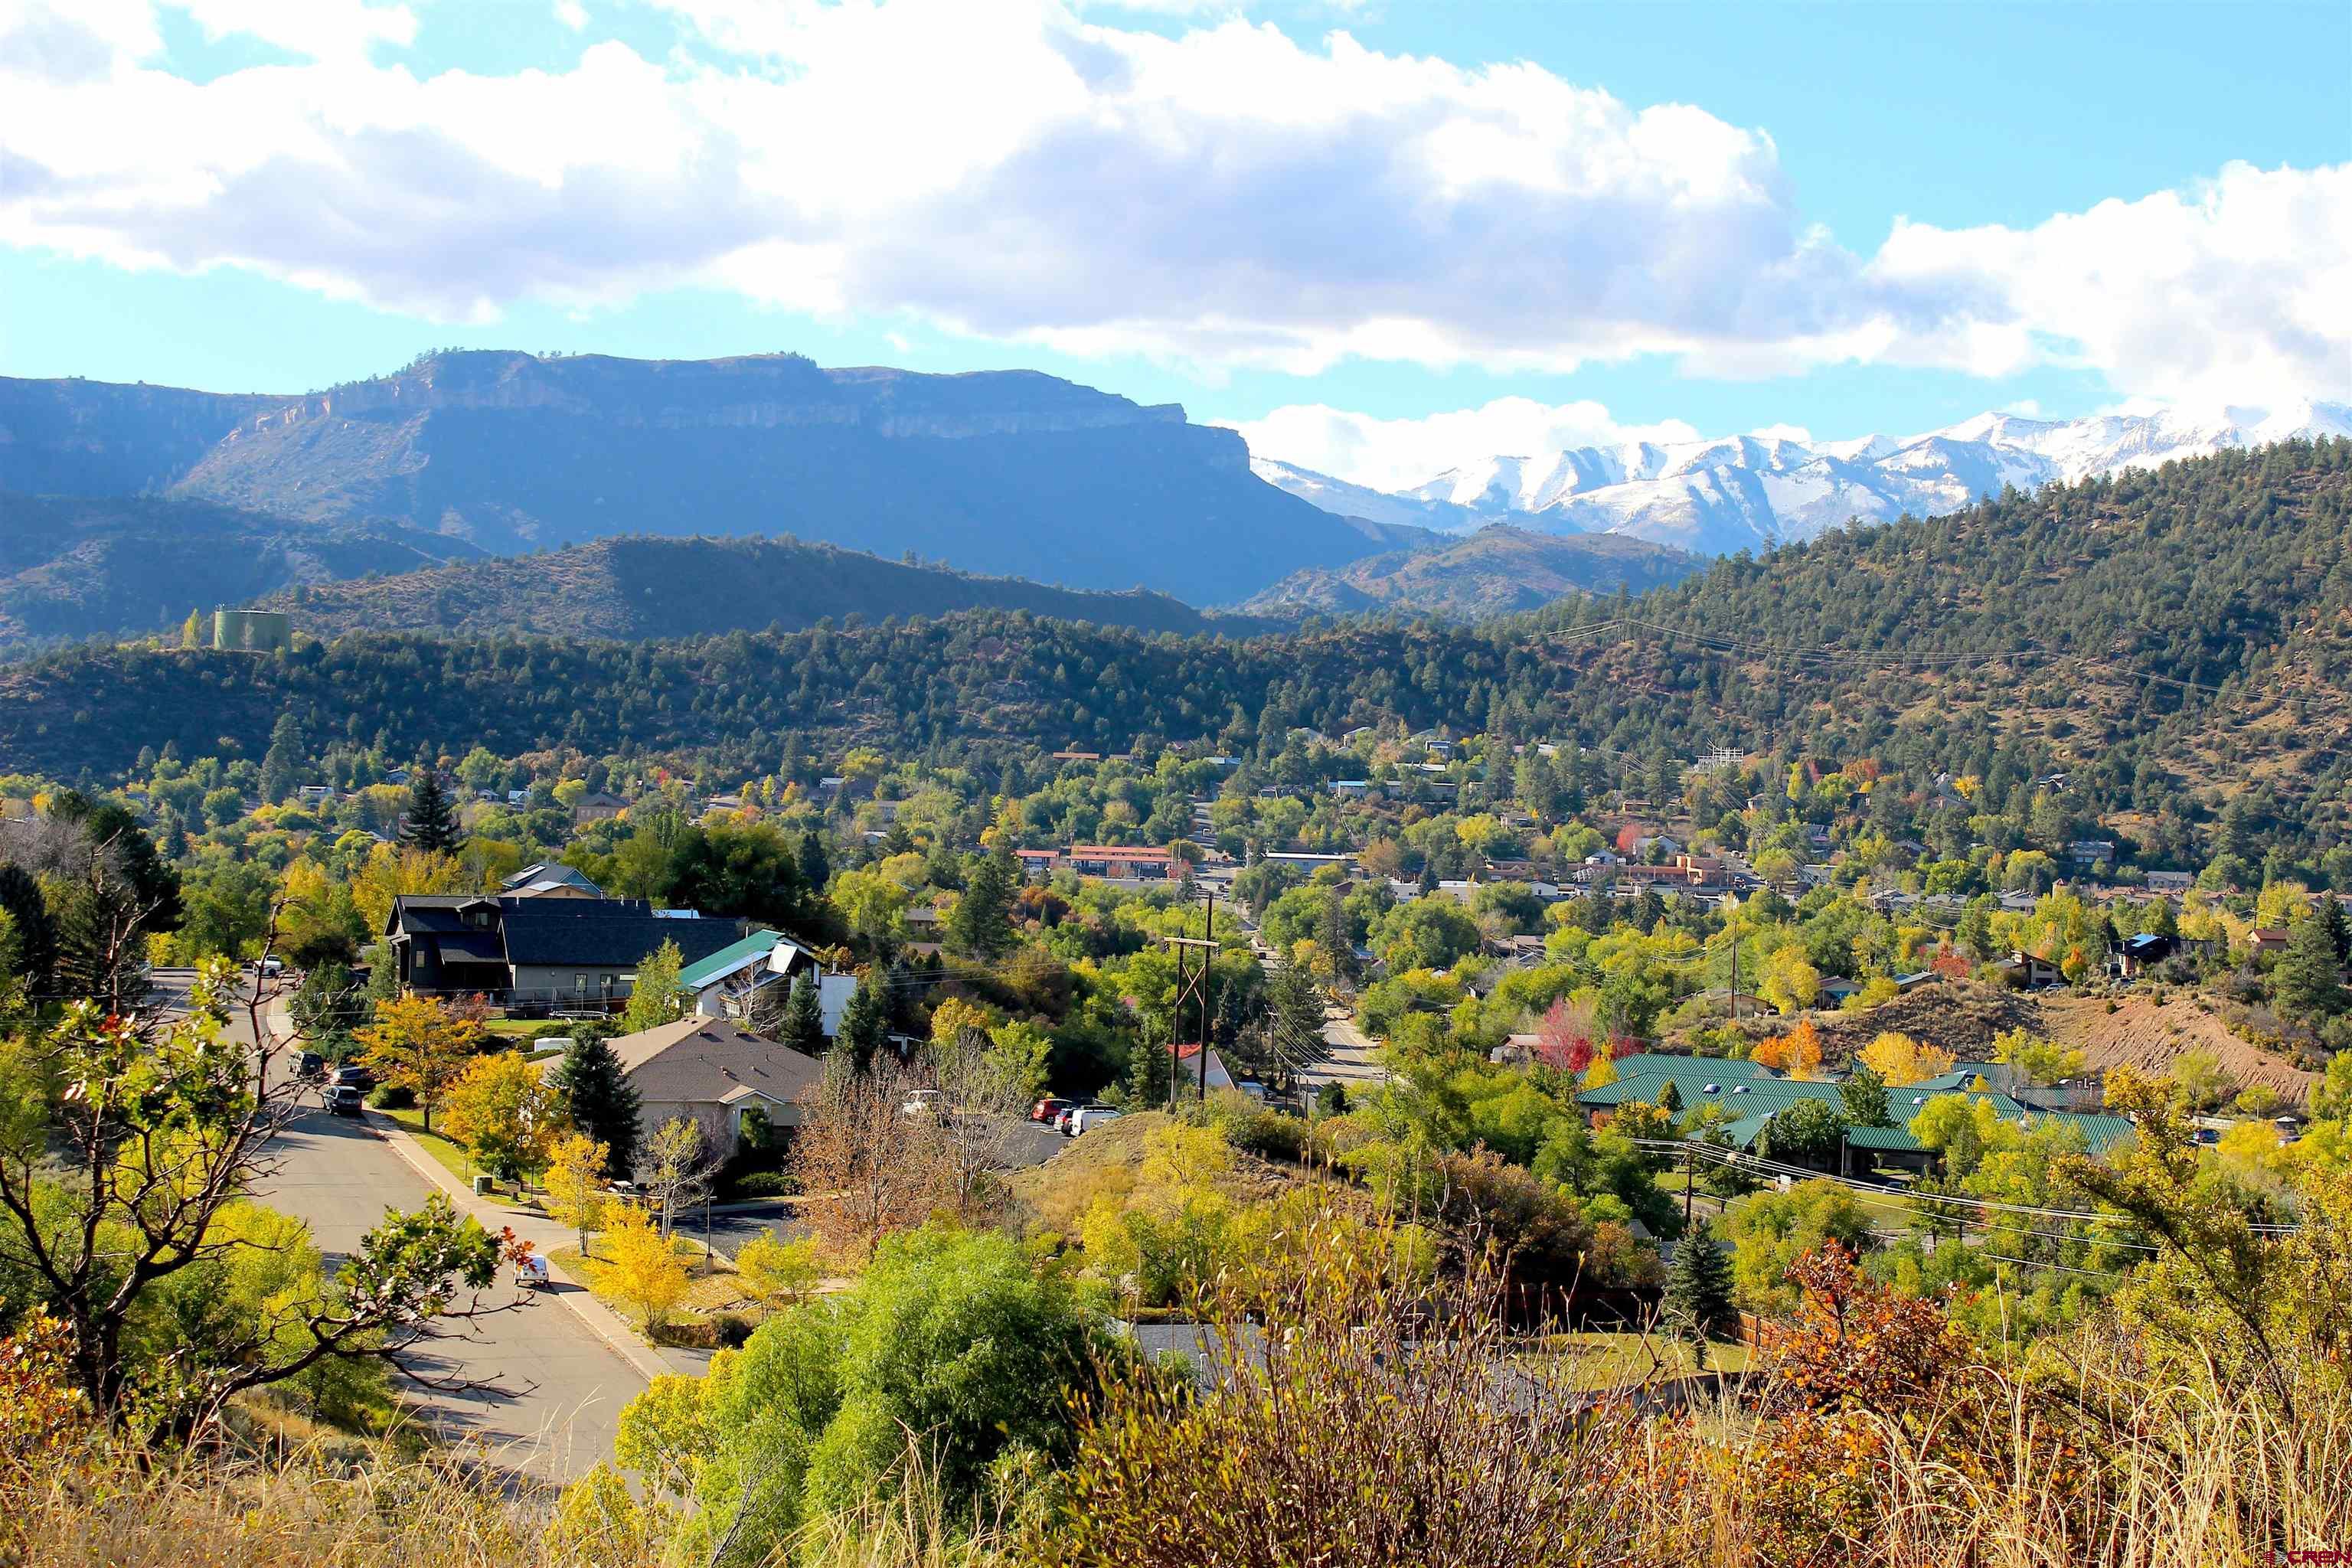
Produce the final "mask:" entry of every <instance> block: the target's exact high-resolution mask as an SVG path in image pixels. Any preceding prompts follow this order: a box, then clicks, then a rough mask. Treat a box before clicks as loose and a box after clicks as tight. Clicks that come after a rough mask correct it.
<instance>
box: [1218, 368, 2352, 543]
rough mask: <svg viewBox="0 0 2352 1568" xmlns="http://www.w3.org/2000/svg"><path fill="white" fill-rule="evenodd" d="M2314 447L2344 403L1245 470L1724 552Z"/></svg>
mask: <svg viewBox="0 0 2352 1568" xmlns="http://www.w3.org/2000/svg"><path fill="white" fill-rule="evenodd" d="M2318 436H2352V405H2346V404H2341V403H2302V404H2297V405H2290V406H2287V407H2284V408H2280V409H2275V410H2269V411H2263V410H2252V409H2230V410H2226V411H2223V412H2220V413H2215V414H2209V415H2197V414H2190V413H2184V412H2180V411H2178V410H2166V411H2163V412H2160V413H2156V414H2147V415H2099V416H2093V417H2090V418H2084V419H2068V420H2042V419H2028V418H2023V417H2021V416H2016V415H2011V414H1984V415H1979V416H1977V417H1975V418H1973V419H1969V420H1965V421H1963V422H1962V423H1960V424H1958V425H1953V426H1948V427H1947V428H1945V429H1941V430H1933V431H1930V432H1928V433H1927V434H1926V435H1924V436H1907V437H1889V436H1865V437H1859V438H1857V439H1854V440H1848V441H1813V440H1810V439H1797V438H1793V437H1786V436H1778V435H1758V436H1734V437H1727V438H1725V439H1722V440H1716V441H1694V442H1685V443H1675V444H1668V445H1654V444H1651V443H1647V442H1642V443H1634V444H1630V445H1624V446H1614V447H1569V448H1565V449H1562V450H1559V451H1551V452H1540V453H1534V454H1529V455H1526V456H1518V457H1480V458H1475V459H1469V460H1465V461H1464V462H1463V463H1461V464H1459V465H1458V466H1456V467H1454V468H1447V469H1446V470H1445V471H1444V472H1443V473H1440V474H1438V475H1436V476H1434V477H1433V478H1431V479H1428V480H1426V481H1424V482H1423V483H1421V484H1417V485H1412V486H1409V487H1405V488H1402V489H1396V490H1379V489H1370V488H1369V487H1366V486H1362V485H1356V484H1350V483H1349V482H1348V481H1347V480H1345V479H1334V478H1332V477H1331V476H1329V475H1328V474H1318V473H1316V472H1314V471H1313V470H1311V469H1307V468H1299V467H1297V465H1295V464H1291V463H1286V462H1283V461H1280V460H1279V459H1276V458H1270V457H1264V456H1261V457H1257V458H1254V459H1253V462H1252V466H1253V468H1255V470H1256V471H1257V474H1258V476H1259V477H1260V478H1261V479H1265V481H1266V482H1267V483H1269V484H1271V485H1274V486H1276V487H1277V488H1279V489H1284V490H1286V491H1288V492H1289V493H1290V494H1292V495H1295V496H1297V497H1298V498H1299V499H1300V500H1306V501H1309V502H1312V503H1313V504H1314V505H1316V506H1318V507H1321V508H1323V509H1324V510H1327V511H1330V512H1334V513H1338V514H1341V515H1345V516H1349V517H1358V518H1362V519H1364V520H1366V521H1370V522H1376V523H1380V524H1382V525H1386V526H1391V527H1409V526H1413V525H1419V526H1421V527H1424V528H1429V529H1433V530H1436V531H1441V532H1449V533H1461V532H1466V531H1471V530H1474V529H1477V528H1482V527H1485V526H1486V525H1487V524H1489V523H1496V522H1505V523H1509V524H1512V525H1514V526H1516V527H1519V528H1525V529H1529V530H1533V531H1538V532H1545V533H1560V534H1572V533H1615V534H1631V535H1633V536H1634V537H1635V538H1639V539H1646V540H1651V541H1654V542H1658V543H1662V544H1671V545H1674V546H1675V547H1677V548H1678V549H1682V550H1687V551H1693V552H1698V553H1701V554H1708V555H1728V554H1732V553H1734V552H1738V551H1742V550H1748V551H1755V552H1762V551H1765V550H1769V549H1770V548H1772V547H1773V546H1775V545H1779V544H1785V543H1789V542H1793V541H1797V540H1805V539H1811V538H1813V537H1815V536H1817V535H1819V534H1820V533H1822V531H1825V530H1827V529H1831V528H1836V527H1839V526H1841V525H1843V524H1844V523H1846V522H1848V521H1854V520H1857V519H1859V520H1861V521H1865V522H1885V521H1892V520H1893V519H1895V518H1897V517H1903V516H1906V515H1907V516H1912V517H1930V516H1936V515H1938V514H1941V513H1945V512H1951V511H1958V510H1960V509H1961V508H1963V507H1966V506H1968V505H1969V503H1971V502H1972V501H1975V500H1979V499H1981V498H1983V497H1985V496H1990V495H1998V494H2000V492H2001V491H2002V490H2003V489H2008V488H2015V489H2021V490H2030V489H2037V488H2039V487H2041V486H2042V485H2046V484H2053V483H2072V482H2074V481H2075V480H2079V479H2100V478H2105V477H2106V476H2109V475H2113V474H2116V473H2120V472H2122V471H2124V470H2125V469H2127V468H2156V467H2159V466H2161V465H2163V464H2165V463H2168V462H2177V461H2179V460H2181V459H2184V458H2200V457H2205V456H2209V455H2210V454H2212V453H2215V452H2220V451H2226V450H2230V449H2232V448H2238V447H2262V446H2268V445H2270V444H2272V443H2273V442H2277V441H2284V440H2287V439H2290V438H2293V437H2318Z"/></svg>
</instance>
